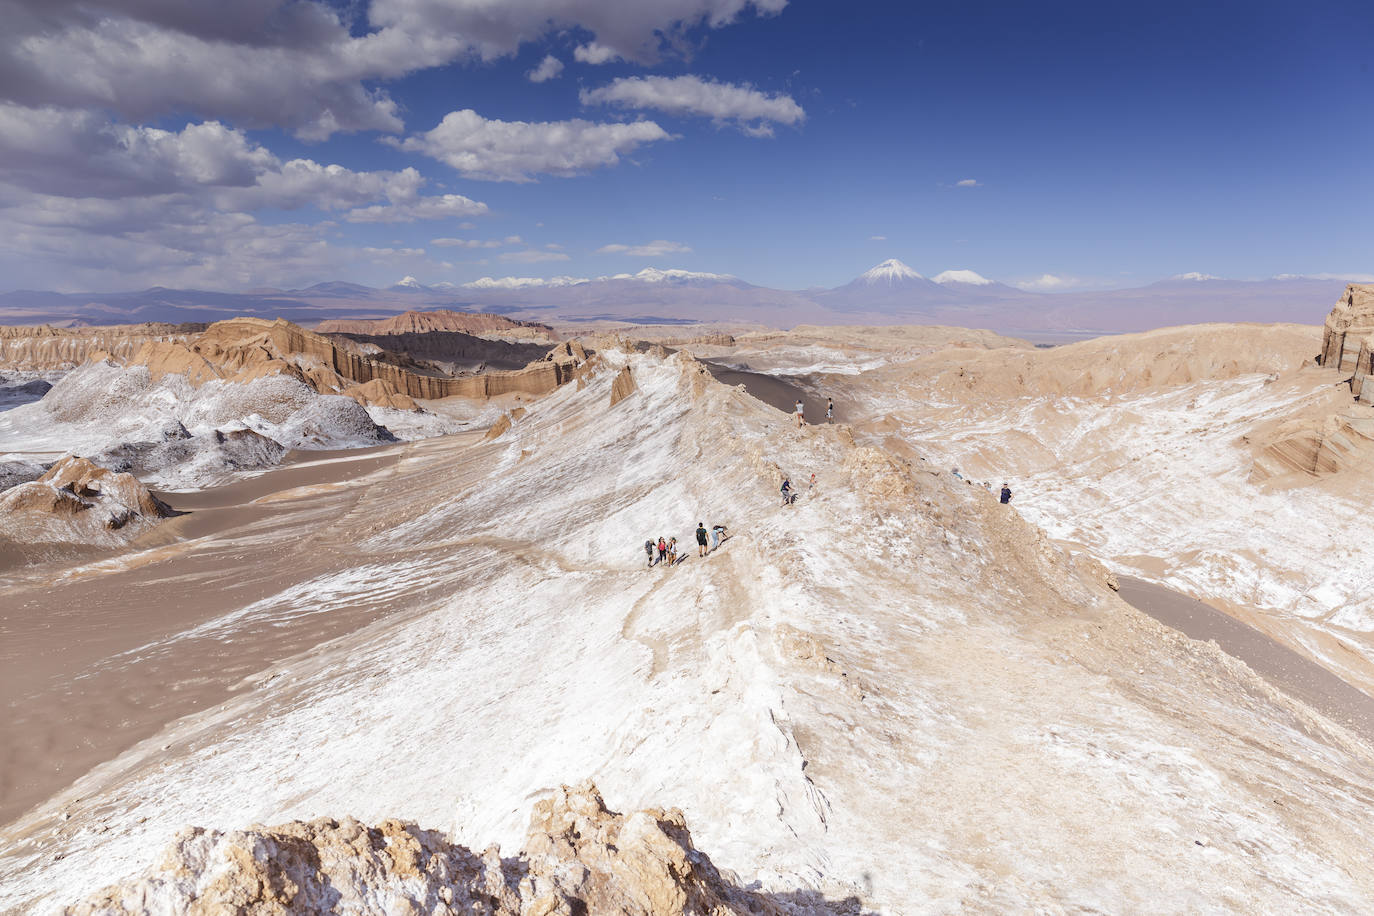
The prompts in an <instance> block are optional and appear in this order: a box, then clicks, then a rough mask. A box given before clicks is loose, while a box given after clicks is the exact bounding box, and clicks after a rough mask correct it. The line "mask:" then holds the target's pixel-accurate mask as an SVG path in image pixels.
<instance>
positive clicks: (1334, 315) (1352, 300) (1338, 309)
mask: <svg viewBox="0 0 1374 916" xmlns="http://www.w3.org/2000/svg"><path fill="white" fill-rule="evenodd" d="M1371 350H1374V286H1366V285H1361V284H1358V283H1351V284H1350V285H1349V286H1347V287H1346V288H1345V293H1343V294H1342V295H1341V298H1340V300H1339V301H1338V302H1337V303H1336V306H1335V308H1333V309H1331V314H1329V315H1327V316H1326V328H1325V331H1324V333H1323V334H1322V352H1321V357H1320V359H1319V361H1320V363H1321V364H1322V365H1323V366H1326V367H1328V368H1331V369H1339V370H1341V371H1342V372H1349V373H1351V378H1350V390H1351V391H1352V392H1353V393H1354V395H1355V397H1356V398H1357V399H1358V400H1360V401H1361V402H1363V403H1366V404H1374V383H1370V382H1369V376H1370V375H1371V374H1374V366H1371V364H1370V363H1371Z"/></svg>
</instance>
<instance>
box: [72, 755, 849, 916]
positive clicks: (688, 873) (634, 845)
mask: <svg viewBox="0 0 1374 916" xmlns="http://www.w3.org/2000/svg"><path fill="white" fill-rule="evenodd" d="M63 912H64V913H65V914H68V916H96V914H102V916H104V914H150V916H151V914H153V913H165V912H176V913H186V914H192V916H195V914H211V913H215V914H219V913H234V914H244V916H249V914H269V913H271V914H282V913H320V912H349V913H369V914H371V913H376V914H388V916H389V914H395V913H426V914H459V913H464V914H467V913H481V914H490V916H551V914H560V916H573V914H589V913H596V914H602V913H615V914H626V916H630V914H634V916H641V914H642V916H650V914H653V916H658V914H665V916H666V914H678V913H691V914H710V916H724V914H733V913H749V914H763V916H770V914H778V916H781V914H839V913H845V914H858V913H861V912H862V908H861V905H860V903H859V901H858V900H857V898H855V897H852V896H851V897H848V898H847V899H845V900H842V901H833V900H827V899H826V898H825V897H824V896H823V895H822V894H820V893H818V892H815V891H810V890H801V891H789V892H783V893H768V892H763V891H759V890H755V889H751V888H746V887H743V886H741V884H740V882H739V881H738V880H737V879H736V878H735V877H734V876H733V875H731V874H729V873H728V872H722V871H721V870H719V869H718V868H716V866H715V865H713V864H712V863H711V860H710V857H709V856H707V855H706V854H705V853H704V852H701V851H700V850H698V849H696V848H695V847H694V846H693V845H692V838H691V834H690V832H689V831H688V829H687V824H686V821H685V819H684V818H683V815H682V812H681V811H679V810H677V809H670V810H664V809H658V808H654V809H648V810H643V811H636V812H633V813H630V814H618V813H616V812H613V811H611V810H610V809H609V808H607V807H606V803H605V800H604V799H603V798H602V797H601V793H600V792H599V791H598V790H597V788H596V786H595V785H593V784H592V783H590V782H586V783H583V784H581V785H579V786H577V787H568V786H563V787H562V788H560V789H559V790H557V791H556V792H554V793H553V794H552V795H551V796H550V797H548V798H545V799H544V800H542V801H540V802H538V803H536V804H535V806H534V810H533V812H532V814H531V817H530V831H529V835H528V837H527V839H526V841H525V848H524V850H522V851H521V852H520V853H519V854H517V855H515V856H513V857H509V858H503V857H502V856H501V853H500V850H499V849H498V848H497V847H495V846H493V847H490V848H488V849H487V850H486V851H484V852H482V853H481V854H478V853H476V852H473V851H472V850H470V849H468V848H466V847H464V846H460V845H457V844H455V843H452V842H450V841H449V840H448V839H447V838H445V837H444V836H443V835H442V834H440V833H438V832H437V831H432V830H424V829H422V828H420V827H418V826H416V825H415V824H412V823H406V822H402V821H399V820H386V821H383V822H382V823H380V824H378V825H377V826H375V827H369V826H367V825H365V824H362V823H360V822H359V821H356V820H354V819H352V818H345V819H344V820H342V821H339V820H334V819H331V818H321V819H318V820H314V821H309V822H305V821H293V822H291V823H288V824H284V825H281V826H278V827H252V828H250V829H248V830H233V831H218V830H205V829H202V828H196V827H191V828H186V829H184V830H182V831H181V832H180V833H178V834H177V836H176V838H175V839H174V840H173V841H172V843H171V845H170V846H169V847H168V849H167V851H166V852H165V854H164V855H163V857H162V859H161V861H159V862H158V863H157V864H156V865H154V866H152V867H151V868H150V869H149V870H148V871H146V872H145V873H144V874H142V875H141V876H139V877H136V878H133V879H131V880H129V881H126V882H124V883H121V884H117V885H113V886H111V887H108V888H105V889H104V890H101V891H99V892H97V893H96V894H94V895H92V896H91V897H89V898H88V899H87V900H85V901H84V902H82V903H79V904H76V905H74V906H70V907H67V908H66V909H65V910H64V911H63Z"/></svg>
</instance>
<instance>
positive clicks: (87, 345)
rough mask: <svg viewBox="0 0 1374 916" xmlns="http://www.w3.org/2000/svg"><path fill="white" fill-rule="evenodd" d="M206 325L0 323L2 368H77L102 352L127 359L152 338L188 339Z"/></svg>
mask: <svg viewBox="0 0 1374 916" xmlns="http://www.w3.org/2000/svg"><path fill="white" fill-rule="evenodd" d="M203 329H204V325H200V326H197V327H188V326H185V325H174V324H130V325H118V326H114V327H100V328H54V327H49V326H47V325H39V326H37V327H0V369H12V370H17V371H21V372H48V371H56V370H61V369H74V368H76V367H77V366H79V365H81V364H82V363H84V362H86V361H87V360H88V359H89V358H90V357H91V355H92V354H94V353H97V352H101V353H107V354H109V355H111V356H114V357H115V358H117V359H121V360H127V359H130V358H132V357H133V355H134V354H135V353H137V352H138V350H139V348H140V347H142V346H143V345H144V344H145V343H148V342H150V341H164V342H175V343H185V342H186V341H188V340H190V339H191V337H192V336H194V335H195V334H196V333H197V332H199V331H201V330H203Z"/></svg>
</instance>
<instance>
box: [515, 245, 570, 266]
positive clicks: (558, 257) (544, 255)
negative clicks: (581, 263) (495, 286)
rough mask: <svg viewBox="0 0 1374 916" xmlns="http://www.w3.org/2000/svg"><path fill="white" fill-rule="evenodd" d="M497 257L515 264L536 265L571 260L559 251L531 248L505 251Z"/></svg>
mask: <svg viewBox="0 0 1374 916" xmlns="http://www.w3.org/2000/svg"><path fill="white" fill-rule="evenodd" d="M499 257H500V259H501V260H503V261H513V262H515V263H517V264H537V263H539V262H540V261H569V260H572V259H571V258H569V257H568V256H567V255H566V254H563V253H562V252H559V251H539V250H537V249H533V248H531V249H527V250H525V251H506V252H503V253H502V254H500V255H499Z"/></svg>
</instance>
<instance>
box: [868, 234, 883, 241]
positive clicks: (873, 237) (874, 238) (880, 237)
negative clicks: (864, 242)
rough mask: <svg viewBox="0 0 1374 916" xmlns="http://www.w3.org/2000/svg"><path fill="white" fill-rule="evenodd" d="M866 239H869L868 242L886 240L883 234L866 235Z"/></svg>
mask: <svg viewBox="0 0 1374 916" xmlns="http://www.w3.org/2000/svg"><path fill="white" fill-rule="evenodd" d="M868 240H869V241H870V242H886V241H887V236H885V235H870V236H869V237H868Z"/></svg>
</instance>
